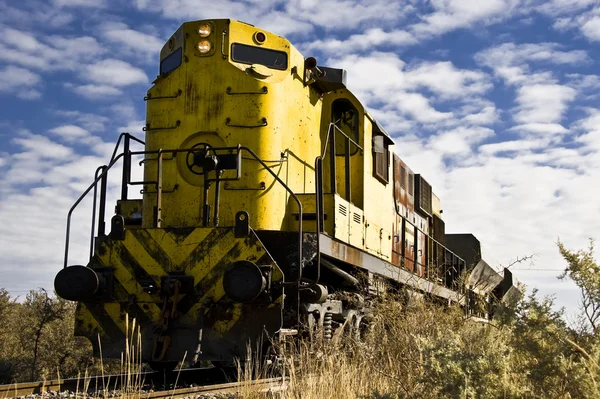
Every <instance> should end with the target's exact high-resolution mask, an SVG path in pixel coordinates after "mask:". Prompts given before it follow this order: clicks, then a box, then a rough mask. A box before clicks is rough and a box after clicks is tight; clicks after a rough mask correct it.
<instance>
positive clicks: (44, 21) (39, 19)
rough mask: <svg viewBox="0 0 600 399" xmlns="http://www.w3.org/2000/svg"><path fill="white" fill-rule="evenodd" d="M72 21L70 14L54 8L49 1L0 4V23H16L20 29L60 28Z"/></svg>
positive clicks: (6, 2) (5, 2)
mask: <svg viewBox="0 0 600 399" xmlns="http://www.w3.org/2000/svg"><path fill="white" fill-rule="evenodd" d="M9 3H10V4H9ZM73 19H74V17H73V15H72V14H71V13H69V12H67V11H65V10H64V9H60V8H57V7H55V6H54V4H52V2H49V1H37V2H36V1H31V0H30V1H27V2H18V1H10V2H9V1H4V2H0V21H2V22H4V23H6V24H11V23H14V22H15V21H18V23H19V27H21V28H23V27H34V28H35V27H40V26H43V27H45V28H60V27H64V26H66V25H68V24H69V23H71V22H72V21H73Z"/></svg>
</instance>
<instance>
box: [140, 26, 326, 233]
mask: <svg viewBox="0 0 600 399" xmlns="http://www.w3.org/2000/svg"><path fill="white" fill-rule="evenodd" d="M207 22H208V23H210V24H211V25H212V26H213V27H214V29H213V30H212V33H211V34H210V36H209V37H208V38H207V40H210V41H211V42H212V46H213V49H214V51H213V52H212V53H211V54H210V55H208V56H205V55H201V54H200V53H199V52H198V51H197V49H196V44H197V42H198V40H199V39H200V38H199V34H198V33H197V27H198V26H199V24H200V23H207ZM257 31H261V32H263V33H264V34H265V35H266V37H267V40H266V41H265V42H264V44H263V45H261V47H263V48H268V49H273V50H278V51H283V52H285V53H286V54H288V60H289V62H288V67H287V68H286V69H285V70H283V71H279V70H275V69H269V68H266V69H268V73H266V72H265V71H264V69H265V67H260V66H256V65H254V66H252V65H248V64H244V63H239V62H234V61H232V60H231V57H230V53H231V45H232V44H234V43H241V44H247V45H253V46H258V45H257V43H256V42H255V39H254V37H255V33H256V32H257ZM172 39H173V40H172V43H173V44H172V45H171V49H169V43H171V39H170V40H169V41H168V42H167V44H166V45H165V48H163V51H162V52H161V59H164V58H165V57H166V56H168V55H169V54H171V53H173V52H174V51H177V46H178V45H181V46H182V47H183V56H184V60H183V63H182V65H181V66H180V67H178V68H176V69H175V70H174V71H173V72H171V73H170V74H168V75H167V76H165V77H162V76H159V77H158V78H157V80H156V81H155V84H154V86H153V87H152V88H151V89H150V90H149V91H148V97H149V98H150V99H151V100H149V101H148V102H147V123H148V125H149V126H148V127H147V129H148V130H147V133H146V150H149V151H151V150H158V149H175V148H190V147H193V146H198V145H201V144H200V143H208V144H210V145H211V146H237V145H242V146H244V147H248V148H250V149H251V150H252V151H254V152H255V153H256V154H257V155H258V156H259V157H260V158H261V159H263V160H265V161H266V162H267V164H268V165H269V166H270V167H271V168H272V169H273V170H274V171H275V172H276V173H277V175H278V176H279V177H280V178H281V179H282V180H283V181H284V182H285V183H286V184H287V185H288V186H289V187H290V188H291V189H292V190H293V191H294V192H314V170H313V163H314V159H315V157H316V156H317V155H318V153H319V150H320V146H321V144H320V135H319V133H320V132H319V124H320V119H321V118H320V116H321V105H320V103H321V100H320V98H319V96H318V94H317V93H316V92H315V91H314V90H310V89H309V87H307V86H304V83H303V79H302V73H303V72H302V71H303V70H304V66H303V65H304V58H303V57H302V55H301V54H300V53H299V52H298V51H297V50H296V49H295V48H294V47H293V46H291V45H290V43H289V42H288V41H287V40H286V39H284V38H282V37H280V36H277V35H275V34H273V33H270V32H266V31H264V30H261V29H258V28H255V27H253V26H251V25H248V24H244V23H241V22H237V21H230V20H211V21H194V22H188V23H184V24H183V25H182V26H181V28H180V29H179V30H178V32H177V33H176V34H175V35H174V36H173V38H172ZM257 71H258V72H257ZM261 71H262V73H265V74H266V75H270V76H268V77H260V76H264V75H262V74H261ZM259 75H260V76H259ZM265 91H266V93H265ZM179 92H181V95H178V96H177V97H174V98H172V97H173V96H174V94H175V93H179ZM161 97H171V98H161ZM263 120H266V126H260V125H262V124H263ZM164 128H172V129H164ZM155 129H159V130H155ZM156 167H157V162H156V161H155V160H149V161H148V162H146V163H145V180H146V181H153V180H156V175H157V170H156ZM231 173H232V172H229V171H228V172H225V174H224V177H228V176H231ZM163 181H164V182H169V183H168V184H169V185H170V186H169V187H173V186H174V185H177V189H176V190H175V191H174V192H172V193H165V194H164V195H163V197H162V227H185V226H200V225H201V223H202V221H201V216H202V197H203V185H204V183H203V177H202V176H200V175H197V174H194V173H192V172H190V171H189V169H188V167H187V165H186V154H178V155H177V156H176V158H175V159H173V160H165V162H164V168H163ZM262 185H264V187H265V189H264V190H260V189H259V188H260V187H261V186H262ZM214 186H215V185H214V184H212V185H211V189H210V191H209V198H210V199H211V200H210V204H211V206H212V204H213V201H214V200H213V198H214ZM240 188H246V189H249V190H235V189H240ZM287 201H288V194H287V193H286V191H285V190H284V189H283V187H282V186H281V185H279V184H277V183H276V182H275V181H274V179H273V177H272V176H271V175H270V174H269V173H268V172H267V171H266V170H264V168H263V167H262V166H260V164H259V163H258V162H256V161H254V160H253V159H249V156H247V155H246V156H245V157H244V159H243V165H242V178H241V179H240V180H239V181H234V182H228V183H227V185H226V187H224V188H223V189H222V190H221V202H220V215H219V216H220V221H221V225H225V226H232V225H233V224H234V217H235V214H236V212H238V211H240V210H245V211H247V212H248V213H249V215H250V223H251V225H252V226H253V227H254V228H257V229H276V230H279V229H282V228H285V226H284V223H287V221H285V222H284V219H285V215H286V207H287ZM155 205H156V194H152V193H148V194H145V195H144V227H151V226H153V223H154V217H153V215H154V206H155Z"/></svg>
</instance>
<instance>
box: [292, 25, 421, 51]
mask: <svg viewBox="0 0 600 399" xmlns="http://www.w3.org/2000/svg"><path fill="white" fill-rule="evenodd" d="M415 43H417V40H416V39H415V37H414V36H413V35H412V34H411V33H409V32H407V31H404V30H392V31H389V32H386V31H384V30H382V29H381V28H373V29H369V30H367V31H366V32H364V33H357V34H353V35H350V36H349V37H348V38H347V39H344V40H338V39H326V40H320V39H319V40H314V41H310V42H309V43H307V44H304V45H303V46H302V51H303V52H305V53H308V52H311V51H320V52H321V53H323V54H336V55H341V54H348V53H356V52H358V51H365V50H370V51H372V50H373V49H374V48H376V47H378V46H405V45H411V44H415Z"/></svg>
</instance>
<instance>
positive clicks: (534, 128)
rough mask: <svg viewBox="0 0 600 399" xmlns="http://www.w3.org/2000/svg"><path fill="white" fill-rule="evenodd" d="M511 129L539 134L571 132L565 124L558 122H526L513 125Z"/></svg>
mask: <svg viewBox="0 0 600 399" xmlns="http://www.w3.org/2000/svg"><path fill="white" fill-rule="evenodd" d="M510 130H513V131H517V132H525V133H539V134H565V133H568V132H569V131H568V130H567V129H566V128H565V127H564V126H563V125H560V124H558V123H524V124H522V125H516V126H513V127H511V128H510Z"/></svg>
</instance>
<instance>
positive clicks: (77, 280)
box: [54, 265, 100, 301]
mask: <svg viewBox="0 0 600 399" xmlns="http://www.w3.org/2000/svg"><path fill="white" fill-rule="evenodd" d="M99 288H100V278H99V277H98V274H96V272H95V271H93V270H92V269H90V268H89V267H86V266H81V265H75V266H69V267H66V268H64V269H62V270H61V271H60V272H58V274H57V275H56V277H55V278H54V289H55V290H56V293H57V294H58V296H60V297H61V298H64V299H67V300H69V301H85V300H87V299H90V298H92V297H93V296H94V294H96V292H98V289H99Z"/></svg>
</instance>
